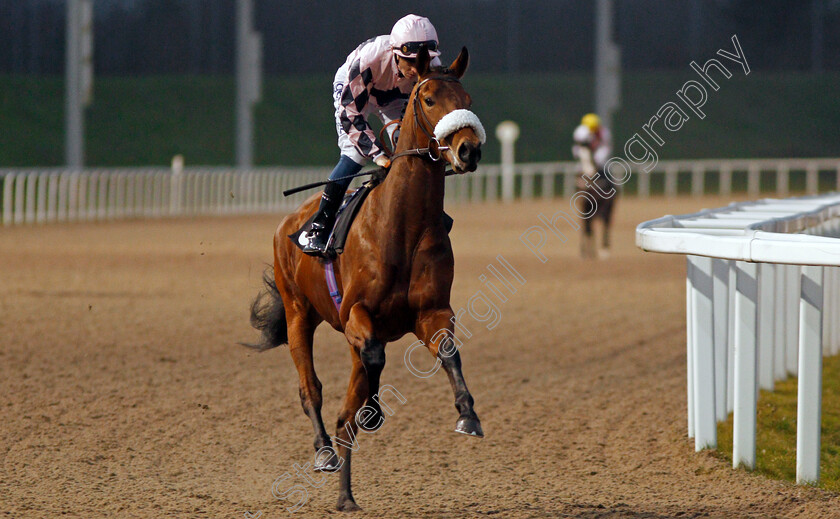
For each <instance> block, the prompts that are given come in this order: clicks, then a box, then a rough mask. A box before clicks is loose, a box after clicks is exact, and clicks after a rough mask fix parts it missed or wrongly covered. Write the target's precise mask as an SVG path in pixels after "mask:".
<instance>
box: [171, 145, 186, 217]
mask: <svg viewBox="0 0 840 519" xmlns="http://www.w3.org/2000/svg"><path fill="white" fill-rule="evenodd" d="M183 173H184V156H183V155H175V156H174V157H172V178H171V180H170V183H171V187H170V189H169V214H171V215H179V214H181V185H182V184H183V182H184V175H183Z"/></svg>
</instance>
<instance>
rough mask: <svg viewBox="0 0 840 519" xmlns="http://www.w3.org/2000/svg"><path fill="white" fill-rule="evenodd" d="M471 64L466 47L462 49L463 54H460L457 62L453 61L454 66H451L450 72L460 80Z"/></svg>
mask: <svg viewBox="0 0 840 519" xmlns="http://www.w3.org/2000/svg"><path fill="white" fill-rule="evenodd" d="M469 64H470V53H469V52H467V48H466V47H461V53H460V54H458V57H457V58H455V61H453V62H452V64H451V65H449V70H451V71H452V73H453V74H455V76H456V77H457V78H459V79H460V78H461V77H463V76H464V72H466V71H467V67H468V66H469Z"/></svg>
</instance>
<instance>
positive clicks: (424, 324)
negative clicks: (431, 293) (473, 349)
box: [414, 309, 484, 437]
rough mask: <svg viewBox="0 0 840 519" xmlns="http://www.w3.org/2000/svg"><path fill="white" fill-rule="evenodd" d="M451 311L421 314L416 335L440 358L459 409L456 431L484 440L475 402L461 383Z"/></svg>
mask: <svg viewBox="0 0 840 519" xmlns="http://www.w3.org/2000/svg"><path fill="white" fill-rule="evenodd" d="M453 316H454V314H453V313H452V310H451V309H446V310H429V311H425V312H421V313H420V315H419V316H418V318H417V325H416V329H415V332H414V333H415V335H417V338H418V339H420V340H421V341H423V343H424V344H425V345H426V347H427V348H429V351H430V352H431V353H432V355H434V356H435V357H437V358H438V359H440V362H441V365H442V366H443V369H444V370H445V371H446V375H447V376H448V377H449V383H450V384H451V385H452V391H453V392H454V393H455V408H456V409H458V413H459V418H458V422H457V423H456V424H455V431H456V432H459V433H463V434H469V435H471V436H479V437H483V436H484V432H483V431H482V429H481V421H480V420H479V419H478V415H477V414H476V413H475V410H474V409H473V405H474V400H473V397H472V395H471V394H470V390H469V389H468V388H467V383H466V382H465V381H464V374H463V373H462V372H461V354H460V353H459V352H458V348H457V347H456V344H455V342H454V341H453V339H452V337H454V332H453V331H452V328H453V324H452V320H451V319H452V317H453Z"/></svg>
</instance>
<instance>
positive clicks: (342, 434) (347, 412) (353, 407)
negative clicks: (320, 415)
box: [335, 348, 368, 512]
mask: <svg viewBox="0 0 840 519" xmlns="http://www.w3.org/2000/svg"><path fill="white" fill-rule="evenodd" d="M351 351H352V357H353V371H352V372H351V374H350V385H349V386H348V387H347V396H346V397H345V398H344V406H343V407H342V409H341V412H340V413H339V414H338V422H337V423H336V433H335V443H336V445H337V447H338V455H339V457H340V458H341V460H342V461H341V472H340V474H339V483H338V505H337V508H338V509H339V510H340V511H342V512H354V511H356V510H361V508H360V507H359V505H357V504H356V500H355V499H353V491H352V489H351V485H350V457H351V455H352V454H353V451H354V450H356V449H357V448H358V447H359V443H358V438H356V433H357V432H358V430H359V428H358V426H357V424H356V413H357V412H358V411H359V409H361V407H362V404H363V403H364V401H365V398H367V387H368V381H367V376H366V375H365V368H364V366H363V365H362V359H361V358H360V357H359V352H358V350H356V349H355V348H351Z"/></svg>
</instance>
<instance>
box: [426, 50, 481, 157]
mask: <svg viewBox="0 0 840 519" xmlns="http://www.w3.org/2000/svg"><path fill="white" fill-rule="evenodd" d="M469 61H470V58H469V53H467V49H466V47H464V48H462V49H461V53H460V54H459V55H458V57H457V58H456V59H455V61H453V62H452V64H451V65H449V67H448V68H444V67H431V66H430V62H431V58H430V57H429V52H428V50H426V48H425V47H423V48H421V49H420V52H419V53H418V55H417V61H416V69H417V73H418V79H419V81H418V82H417V85H416V86H415V87H414V91H413V92H412V98H411V108H412V111H413V112H414V119H415V122H416V123H417V125H418V126H419V127H420V130H421V131H422V132H423V133H424V134H425V135H426V137H428V139H429V141H430V142H429V148H430V149H431V150H434V148H436V147H438V146H439V147H440V149H441V150H443V151H442V153H441V155H442V157H443V158H445V159H446V161H447V162H449V163H450V164H452V169H454V170H455V171H456V172H457V173H466V172H468V171H475V170H476V168H477V167H478V161H479V160H481V145H482V144H483V143H484V141H485V140H486V134H485V132H484V127H483V126H482V125H481V121H479V119H478V117H477V116H476V115H475V114H474V113H472V112H471V111H469V108H470V105H471V104H472V99H470V95H469V94H468V93H467V92H466V90H464V87H463V85H461V82H460V81H459V79H460V78H461V77H462V76H463V75H464V72H466V70H467V65H468V64H469ZM430 154H432V155H434V151H432V152H430Z"/></svg>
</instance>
